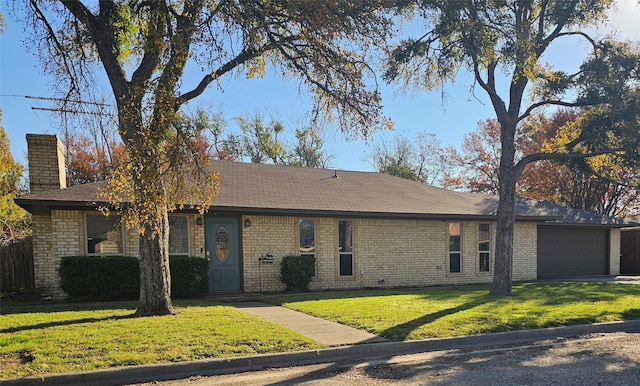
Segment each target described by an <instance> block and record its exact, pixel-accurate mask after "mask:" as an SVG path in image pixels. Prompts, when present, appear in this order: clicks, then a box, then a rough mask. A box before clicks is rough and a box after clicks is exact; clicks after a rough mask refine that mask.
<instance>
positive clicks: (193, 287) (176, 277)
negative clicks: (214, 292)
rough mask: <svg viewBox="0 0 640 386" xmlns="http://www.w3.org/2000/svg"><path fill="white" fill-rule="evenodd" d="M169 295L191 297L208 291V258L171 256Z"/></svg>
mask: <svg viewBox="0 0 640 386" xmlns="http://www.w3.org/2000/svg"><path fill="white" fill-rule="evenodd" d="M169 268H170V270H171V297H172V298H192V297H197V296H199V295H202V294H204V293H207V292H208V291H209V260H207V259H203V258H201V257H194V256H171V257H170V258H169Z"/></svg>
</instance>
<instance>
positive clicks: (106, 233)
mask: <svg viewBox="0 0 640 386" xmlns="http://www.w3.org/2000/svg"><path fill="white" fill-rule="evenodd" d="M84 224H85V250H86V251H87V254H88V255H121V254H123V253H124V243H123V240H124V237H123V233H122V225H121V224H120V219H119V218H118V217H117V216H109V217H105V216H104V215H102V214H100V213H86V214H85V217H84Z"/></svg>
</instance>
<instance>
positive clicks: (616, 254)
mask: <svg viewBox="0 0 640 386" xmlns="http://www.w3.org/2000/svg"><path fill="white" fill-rule="evenodd" d="M609 275H620V229H619V228H612V229H611V230H609Z"/></svg>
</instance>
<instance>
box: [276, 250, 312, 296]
mask: <svg viewBox="0 0 640 386" xmlns="http://www.w3.org/2000/svg"><path fill="white" fill-rule="evenodd" d="M315 266H316V258H315V257H314V256H309V255H306V256H284V257H283V258H282V263H281V264H280V280H281V281H282V282H283V283H284V284H285V285H286V286H287V288H286V290H287V291H301V292H306V291H309V284H310V283H311V279H313V276H314V275H315Z"/></svg>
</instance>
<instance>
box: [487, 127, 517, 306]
mask: <svg viewBox="0 0 640 386" xmlns="http://www.w3.org/2000/svg"><path fill="white" fill-rule="evenodd" d="M505 121H506V120H503V121H502V122H501V137H500V140H501V143H502V153H501V156H500V167H499V169H498V180H499V181H500V199H499V202H498V215H497V225H496V258H495V264H494V273H493V282H492V283H491V291H490V293H491V295H496V296H509V295H511V284H512V271H513V236H514V228H515V217H516V216H515V202H516V182H517V180H518V175H517V172H516V168H515V164H514V161H515V143H514V138H515V132H516V123H515V122H513V123H511V122H505Z"/></svg>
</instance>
